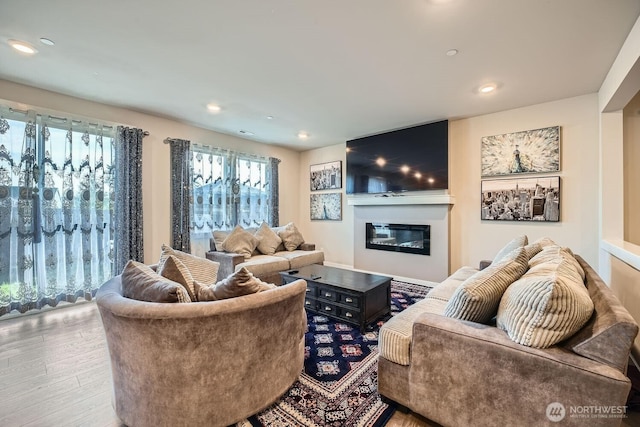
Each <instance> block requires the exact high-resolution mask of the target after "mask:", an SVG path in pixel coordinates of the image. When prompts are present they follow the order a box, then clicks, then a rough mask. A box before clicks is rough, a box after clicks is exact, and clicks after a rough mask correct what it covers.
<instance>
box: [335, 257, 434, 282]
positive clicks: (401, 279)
mask: <svg viewBox="0 0 640 427" xmlns="http://www.w3.org/2000/svg"><path fill="white" fill-rule="evenodd" d="M324 265H326V266H329V267H335V268H343V269H345V270H353V271H359V272H361V273H368V274H378V275H381V276H391V275H390V274H386V273H383V272H380V271H367V270H361V269H358V268H353V266H352V265H347V264H339V263H337V262H331V261H325V262H324ZM392 277H393V279H394V280H397V281H399V282H408V283H415V284H417V285H424V286H431V287H433V286H435V285H437V284H438V282H430V281H428V280H422V279H414V278H413V277H404V276H392Z"/></svg>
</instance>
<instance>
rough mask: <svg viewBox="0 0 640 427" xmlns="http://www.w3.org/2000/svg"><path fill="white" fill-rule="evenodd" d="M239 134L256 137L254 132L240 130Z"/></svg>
mask: <svg viewBox="0 0 640 427" xmlns="http://www.w3.org/2000/svg"><path fill="white" fill-rule="evenodd" d="M238 133H241V134H243V135H246V136H251V135H254V133H253V132H249V131H248V130H243V129H240V130H239V131H238Z"/></svg>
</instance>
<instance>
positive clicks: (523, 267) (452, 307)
mask: <svg viewBox="0 0 640 427" xmlns="http://www.w3.org/2000/svg"><path fill="white" fill-rule="evenodd" d="M528 260H529V258H528V257H527V252H526V250H525V248H524V247H520V248H516V249H515V250H513V251H512V252H511V253H509V254H508V255H506V256H504V257H503V258H502V260H501V261H499V262H493V263H491V265H490V266H489V267H487V268H485V269H484V270H480V271H478V272H477V273H475V274H474V275H473V276H471V277H469V278H468V279H467V280H465V281H464V282H462V284H461V285H460V286H458V287H457V288H456V290H455V292H454V293H453V295H452V296H451V298H450V299H449V302H448V303H447V305H446V307H445V309H444V315H445V316H447V317H452V318H454V319H461V320H468V321H471V322H476V323H488V322H489V321H490V320H491V319H492V318H493V317H494V316H495V315H496V312H497V311H498V305H499V304H500V299H501V298H502V294H504V291H505V290H506V289H507V288H508V287H509V285H511V284H512V283H513V282H514V281H516V280H518V279H519V278H520V277H521V276H522V275H523V274H524V273H525V271H527V261H528Z"/></svg>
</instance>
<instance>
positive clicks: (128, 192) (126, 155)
mask: <svg viewBox="0 0 640 427" xmlns="http://www.w3.org/2000/svg"><path fill="white" fill-rule="evenodd" d="M143 138H144V132H143V131H142V129H135V128H128V127H122V126H118V131H117V135H116V149H115V158H116V165H118V166H117V167H116V182H115V194H116V206H115V208H116V210H115V224H114V225H115V243H114V245H115V254H114V263H113V268H114V274H120V272H121V271H122V269H123V268H124V265H125V264H126V263H127V261H128V260H130V259H131V260H134V261H139V262H144V245H143V238H142V139H143Z"/></svg>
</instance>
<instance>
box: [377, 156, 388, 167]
mask: <svg viewBox="0 0 640 427" xmlns="http://www.w3.org/2000/svg"><path fill="white" fill-rule="evenodd" d="M376 164H377V165H378V166H380V167H383V166H384V165H386V164H387V161H386V160H385V159H384V157H378V158H377V159H376Z"/></svg>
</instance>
